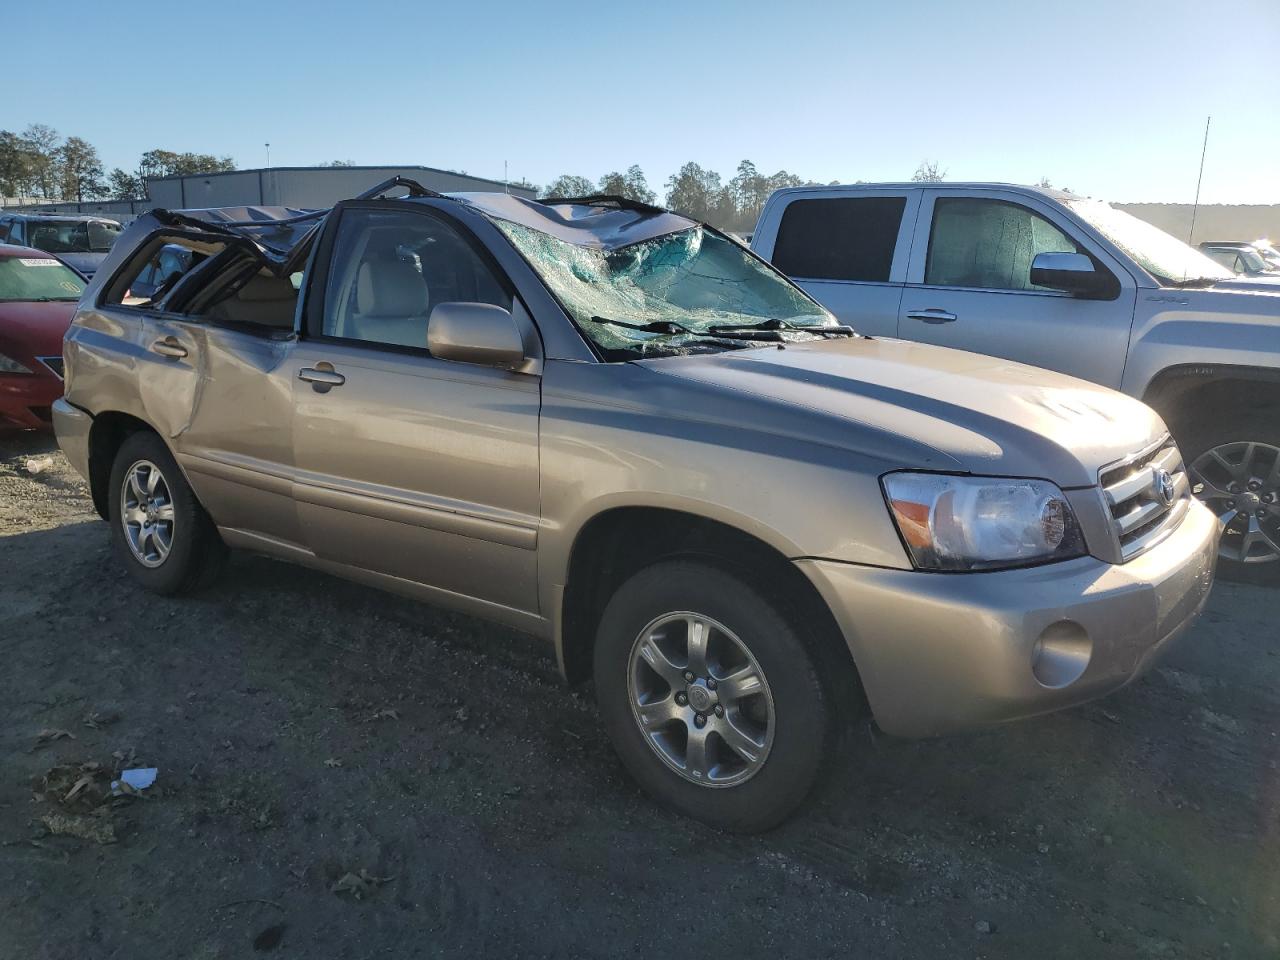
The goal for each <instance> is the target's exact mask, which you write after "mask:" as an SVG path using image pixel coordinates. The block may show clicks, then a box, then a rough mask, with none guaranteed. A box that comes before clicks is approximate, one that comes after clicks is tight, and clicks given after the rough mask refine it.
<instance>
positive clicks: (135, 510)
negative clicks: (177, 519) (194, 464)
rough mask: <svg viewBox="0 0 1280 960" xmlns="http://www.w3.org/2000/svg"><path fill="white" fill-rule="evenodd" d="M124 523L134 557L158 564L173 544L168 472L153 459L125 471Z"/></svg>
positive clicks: (150, 565)
mask: <svg viewBox="0 0 1280 960" xmlns="http://www.w3.org/2000/svg"><path fill="white" fill-rule="evenodd" d="M120 524H121V526H123V527H124V538H125V542H126V543H127V544H128V545H129V550H130V552H131V553H132V554H133V556H134V559H135V560H137V561H138V562H139V563H141V564H142V565H143V566H144V567H153V568H154V567H158V566H160V565H161V564H162V563H164V561H165V559H166V558H167V557H168V556H169V551H170V550H171V549H172V548H173V530H174V515H173V498H172V496H171V495H170V493H169V484H168V482H167V481H166V480H165V478H164V474H163V473H161V472H160V468H159V467H157V466H156V465H155V464H154V463H152V462H151V461H150V460H139V461H137V462H136V463H134V464H133V465H132V466H130V467H129V469H128V470H127V471H125V475H124V483H123V484H121V488H120Z"/></svg>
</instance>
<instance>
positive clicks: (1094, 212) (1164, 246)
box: [1066, 200, 1234, 283]
mask: <svg viewBox="0 0 1280 960" xmlns="http://www.w3.org/2000/svg"><path fill="white" fill-rule="evenodd" d="M1066 203H1067V206H1068V207H1070V208H1071V210H1072V211H1073V212H1075V213H1076V214H1078V215H1079V216H1080V217H1081V218H1082V219H1083V220H1084V221H1085V222H1086V223H1088V224H1090V225H1091V226H1092V227H1093V228H1094V229H1095V230H1097V231H1098V232H1099V233H1100V234H1102V235H1103V236H1104V237H1106V238H1107V239H1108V240H1110V241H1111V242H1112V243H1114V244H1115V245H1116V246H1117V247H1119V248H1120V249H1121V250H1123V251H1124V252H1125V253H1127V254H1128V255H1129V256H1131V257H1132V258H1133V259H1134V260H1135V261H1137V263H1138V266H1140V267H1142V269H1143V270H1146V271H1147V273H1149V274H1151V275H1152V276H1153V277H1155V278H1156V279H1157V280H1159V281H1161V282H1162V283H1185V282H1188V281H1197V280H1202V281H1204V280H1207V281H1214V280H1229V279H1231V277H1233V276H1234V274H1233V273H1232V272H1231V271H1230V270H1228V269H1226V268H1225V267H1222V266H1220V265H1218V264H1217V263H1214V262H1213V260H1211V259H1210V258H1209V257H1207V256H1205V255H1204V254H1203V253H1201V252H1200V251H1199V250H1197V249H1196V248H1195V247H1191V246H1188V245H1187V244H1185V243H1183V242H1182V241H1181V240H1179V239H1178V238H1177V237H1174V236H1170V235H1169V234H1167V233H1165V232H1164V231H1163V230H1161V229H1160V228H1159V227H1155V226H1152V225H1151V224H1149V223H1147V222H1146V221H1145V220H1139V219H1138V218H1137V217H1135V216H1132V215H1130V214H1128V213H1125V212H1124V211H1123V210H1117V209H1116V208H1115V207H1113V206H1111V204H1109V203H1103V202H1102V201H1101V200H1068V201H1066Z"/></svg>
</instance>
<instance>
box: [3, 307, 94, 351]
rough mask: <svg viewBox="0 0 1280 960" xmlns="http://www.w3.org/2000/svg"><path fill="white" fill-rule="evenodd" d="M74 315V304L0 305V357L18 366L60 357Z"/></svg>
mask: <svg viewBox="0 0 1280 960" xmlns="http://www.w3.org/2000/svg"><path fill="white" fill-rule="evenodd" d="M75 312H76V303H75V301H74V300H72V301H67V302H60V301H51V302H47V303H39V302H34V303H27V302H16V303H0V353H3V354H5V355H6V356H10V357H13V359H15V360H18V361H21V362H25V361H26V359H28V358H30V357H60V356H62V338H63V336H65V335H66V332H67V328H68V327H69V326H71V318H72V316H74V315H75Z"/></svg>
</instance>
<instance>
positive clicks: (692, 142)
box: [0, 0, 1280, 203]
mask: <svg viewBox="0 0 1280 960" xmlns="http://www.w3.org/2000/svg"><path fill="white" fill-rule="evenodd" d="M1211 9H1212V10H1213V11H1215V12H1214V13H1213V14H1212V15H1209V14H1208V13H1207V11H1209V10H1211ZM4 33H5V35H4V36H0V49H3V51H4V61H5V65H6V69H5V79H4V82H3V94H2V95H0V128H3V129H11V130H17V129H21V128H22V127H24V126H25V125H26V124H27V123H30V122H43V123H48V124H50V125H52V126H53V127H55V128H56V129H57V130H58V131H59V132H61V133H62V134H64V135H71V134H75V135H79V136H82V137H84V138H86V139H87V140H89V141H90V142H92V143H94V144H95V145H97V147H98V148H99V151H100V152H101V154H102V158H103V160H104V162H105V163H106V164H107V166H108V167H111V166H135V165H136V163H137V157H138V155H139V154H140V153H141V152H142V151H144V150H146V149H149V148H152V147H164V148H166V149H173V150H193V151H198V152H207V153H217V154H230V155H231V156H233V157H234V158H235V160H236V161H237V163H238V164H239V165H240V166H242V167H256V166H262V165H264V162H265V159H266V157H265V150H264V148H263V144H264V143H265V142H267V141H270V142H271V161H272V163H273V164H274V165H277V166H282V165H302V164H311V163H317V162H322V161H326V160H351V161H354V162H356V163H361V164H380V163H394V164H401V163H403V164H424V165H427V166H436V167H447V168H453V169H462V170H466V171H468V172H469V173H473V174H477V175H481V176H489V177H495V178H501V177H502V171H503V161H504V160H506V161H508V162H509V164H510V172H511V176H512V178H513V179H516V178H520V177H526V178H528V179H530V180H532V181H534V182H536V183H547V182H548V181H549V180H551V179H552V178H554V177H555V176H556V175H557V174H560V173H577V174H582V175H585V176H588V177H592V178H598V177H599V176H600V175H601V174H603V173H605V172H607V171H609V170H613V169H625V168H626V167H627V166H628V165H630V164H632V163H638V164H640V166H641V167H643V169H644V171H645V173H646V175H647V176H648V179H649V182H650V185H651V186H654V187H655V188H657V189H658V190H659V193H661V192H662V190H661V184H662V182H663V181H665V179H666V178H667V176H669V175H670V174H671V173H672V172H673V171H674V170H675V169H676V168H677V167H678V166H679V165H680V164H681V163H683V162H685V161H687V160H695V161H697V162H698V163H700V164H702V165H703V166H707V167H710V168H712V169H715V170H717V171H719V172H720V173H721V174H722V175H723V176H724V177H725V178H726V179H727V178H728V177H729V176H731V175H732V173H733V170H734V168H735V167H736V166H737V163H738V161H739V160H741V159H743V158H744V157H746V158H750V159H752V160H753V161H755V163H756V165H757V166H758V167H759V168H760V169H761V170H763V171H765V172H772V171H774V170H777V169H779V168H785V169H787V170H790V171H792V172H794V173H797V174H799V175H801V176H803V177H806V178H813V179H815V180H820V181H824V182H825V181H828V180H835V179H840V180H855V179H862V180H884V179H905V178H907V177H908V176H909V175H910V174H911V172H912V171H913V170H914V169H915V167H916V165H917V164H918V163H919V162H920V161H921V160H922V159H924V158H929V159H933V160H937V161H938V162H939V163H940V164H941V166H942V167H943V168H944V169H946V170H947V171H948V174H947V178H948V179H950V180H961V179H981V180H1011V181H1015V182H1033V181H1035V180H1038V179H1039V178H1040V177H1041V176H1047V177H1049V178H1050V179H1051V180H1052V181H1053V183H1054V184H1055V185H1066V186H1069V187H1071V188H1072V189H1074V190H1076V191H1077V192H1080V193H1085V194H1089V195H1092V196H1098V197H1104V198H1107V199H1112V200H1118V201H1143V200H1154V201H1161V200H1163V201H1190V200H1191V199H1192V197H1193V195H1194V192H1195V183H1196V169H1197V166H1198V164H1199V161H1200V144H1201V137H1202V136H1203V133H1204V122H1205V117H1206V115H1209V114H1212V116H1213V124H1212V131H1211V135H1210V141H1209V153H1208V160H1207V162H1206V165H1205V174H1204V187H1203V191H1202V196H1201V200H1202V202H1211V203H1212V202H1220V203H1263V202H1268V203H1274V202H1280V2H1277V0H1235V2H1233V3H1231V4H1211V3H1208V2H1199V3H1198V2H1191V0H1152V2H1148V0H1125V2H1117V0H1072V2H1070V3H1066V4H1061V3H1059V4H1044V3H1030V2H1025V0H1024V2H981V0H973V2H966V3H959V2H952V3H947V2H931V0H919V2H906V0H902V2H891V0H882V2H877V3H853V2H847V3H837V2H831V3H818V2H806V0H789V2H786V3H779V2H777V0H769V2H757V0H738V2H736V3H729V2H724V3H719V2H715V3H710V2H709V3H697V2H689V0H685V2H680V3H669V2H665V0H656V2H651V0H644V2H639V3H635V4H625V3H617V2H600V0H595V2H590V3H579V2H573V3H556V4H552V3H546V4H530V3H517V2H508V0H470V2H466V3H462V2H456V0H455V2H451V3H448V4H436V3H423V2H415V3H406V4H397V3H389V2H380V0H372V2H363V3H356V2H351V3H326V2H323V0H312V2H303V0H274V2H273V0H259V2H256V3H244V2H241V0H218V2H166V3H140V2H138V3H134V2H129V0H116V2H113V3H110V4H107V3H101V2H93V3H90V2H82V0H65V2H62V3H59V4H56V5H52V6H51V5H48V4H40V3H15V4H11V5H9V8H8V9H6V12H5V17H4ZM19 38H21V39H19ZM35 38H40V39H39V40H38V42H37V41H36V40H35Z"/></svg>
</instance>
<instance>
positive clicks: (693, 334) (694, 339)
mask: <svg viewBox="0 0 1280 960" xmlns="http://www.w3.org/2000/svg"><path fill="white" fill-rule="evenodd" d="M490 219H491V220H492V222H493V223H494V224H495V225H496V226H497V227H498V229H499V232H500V233H502V235H503V236H504V238H505V239H506V240H507V242H508V243H510V244H511V246H512V248H513V249H514V250H515V252H516V253H517V254H518V255H519V256H520V257H521V258H522V259H523V260H524V261H525V263H527V264H528V265H529V268H530V269H531V270H532V271H533V272H534V273H535V274H536V275H537V277H538V279H539V280H540V281H541V282H542V284H543V286H544V287H545V288H546V289H547V291H548V293H550V294H551V296H552V297H553V298H554V299H555V300H556V302H557V303H558V304H559V305H560V307H561V309H562V310H563V311H564V313H565V315H566V316H567V317H568V318H569V320H570V322H571V323H573V325H574V326H575V327H576V328H577V330H578V332H579V333H580V334H581V336H582V338H583V340H584V341H585V342H586V343H587V344H588V346H589V347H590V348H591V350H592V352H593V353H594V354H595V355H596V356H597V358H599V359H601V360H602V361H604V362H620V361H626V360H639V359H646V358H654V357H661V356H672V355H678V354H684V353H708V352H721V351H724V350H733V349H742V348H745V347H760V346H766V345H768V346H773V345H774V344H773V343H764V342H761V340H752V339H741V338H736V337H732V336H717V335H716V334H715V333H712V332H711V331H710V329H709V328H711V327H717V328H720V327H732V326H749V325H753V324H757V323H769V322H776V321H782V324H780V325H778V326H781V328H782V329H780V330H773V329H770V328H765V329H769V330H770V332H769V334H768V336H769V337H771V338H772V339H775V340H776V341H777V342H786V341H808V340H822V339H825V335H824V334H822V333H816V332H807V331H804V330H791V329H788V328H787V327H788V325H793V326H797V327H798V326H806V327H807V326H821V327H831V328H832V333H837V332H842V333H843V334H845V335H847V334H848V333H849V330H848V328H847V327H843V326H841V325H840V323H839V321H837V320H836V318H835V316H834V315H833V314H832V313H831V312H830V311H829V310H827V309H826V308H825V307H824V306H822V305H821V304H820V303H818V302H817V301H816V300H815V299H814V298H813V297H811V296H810V295H809V294H808V293H807V292H806V291H805V290H804V289H803V288H801V287H800V286H799V285H797V284H796V283H795V282H794V281H793V280H791V278H789V277H787V276H786V275H785V274H783V273H782V272H780V271H779V270H778V269H777V268H776V267H774V266H773V265H772V264H770V263H769V262H768V261H766V260H764V259H762V258H761V257H759V256H758V255H757V254H756V253H755V252H754V251H752V250H751V249H749V248H747V247H745V246H743V245H742V244H741V243H739V242H737V241H735V240H734V239H733V238H731V237H728V236H726V235H725V234H724V233H722V232H721V231H719V230H716V229H715V228H714V227H711V226H708V225H706V224H701V223H694V224H692V225H691V226H689V227H687V228H685V229H682V230H675V231H672V232H670V233H664V234H661V235H659V236H656V237H650V238H648V239H645V240H642V241H638V242H636V243H631V244H624V245H621V246H615V247H607V248H604V247H601V248H597V247H594V246H588V245H586V244H578V243H573V242H571V241H568V240H563V239H560V238H559V237H556V236H553V235H552V234H550V233H548V232H546V231H542V230H538V229H536V228H534V227H530V226H527V225H525V224H522V223H517V222H515V221H512V220H505V219H503V218H500V217H491V218H490ZM540 250H543V251H547V252H548V253H547V254H542V253H540ZM681 250H685V251H689V250H692V253H691V254H689V255H688V256H687V257H686V262H689V260H691V259H692V257H698V256H702V255H703V253H704V251H708V250H710V251H713V252H714V253H715V254H716V255H717V257H718V258H720V259H722V260H723V259H724V258H725V257H726V255H728V257H729V261H728V263H727V264H725V263H721V264H719V265H720V266H732V267H737V268H740V269H742V275H741V277H739V278H732V279H733V282H739V281H740V282H742V283H744V284H750V285H751V286H752V287H754V286H755V285H757V284H763V285H764V286H766V287H771V288H772V289H771V290H768V291H767V292H769V293H771V294H774V295H777V296H778V299H777V301H776V302H774V303H771V304H767V303H764V302H760V303H749V302H745V301H747V300H749V299H750V298H749V297H744V303H743V306H744V307H745V306H750V307H752V309H751V310H735V309H727V308H724V307H721V306H719V305H716V306H714V307H712V306H690V305H684V306H681V305H679V304H678V303H674V302H672V300H671V299H669V296H668V294H669V292H670V290H671V289H674V288H676V287H677V286H679V285H681V284H682V283H683V285H684V289H681V290H680V291H679V292H680V293H681V294H683V295H688V294H690V293H696V292H703V293H705V292H706V291H700V290H699V289H698V287H699V286H700V285H698V284H697V280H700V279H706V280H711V281H712V282H713V283H721V282H724V281H725V279H728V278H724V277H716V276H711V275H710V274H695V275H692V276H693V277H694V281H695V282H694V284H688V280H689V279H690V275H689V274H687V273H684V272H683V271H682V269H681V268H678V267H676V268H672V267H669V266H665V265H663V264H662V263H661V262H660V258H661V257H663V256H666V255H668V251H670V252H671V253H673V254H675V255H679V251H681ZM550 251H554V254H551V253H550ZM628 256H630V257H631V258H632V262H633V263H636V269H633V270H632V271H630V277H628V276H627V271H625V270H619V271H618V272H617V273H616V274H615V276H616V278H617V280H623V279H629V280H630V283H629V284H628V286H627V287H625V288H624V287H616V288H603V289H606V290H608V291H609V293H606V294H605V295H603V296H591V295H587V294H586V293H585V292H584V291H585V290H590V289H592V288H594V289H595V290H596V291H599V290H600V289H602V288H600V287H595V282H596V281H595V280H590V279H588V276H590V274H591V273H592V272H599V271H602V270H605V269H610V267H609V265H608V263H607V261H608V260H609V259H610V258H613V259H615V260H616V259H617V258H622V257H628ZM735 257H736V258H740V259H739V260H736V262H735V260H734V258H735ZM650 260H658V261H659V262H658V265H657V267H655V268H654V269H653V270H651V271H649V272H648V273H646V274H644V279H648V280H652V279H653V278H654V277H655V276H656V275H657V274H658V272H659V271H661V270H664V269H666V270H669V271H675V272H672V273H669V274H668V277H669V279H670V281H671V282H670V284H669V287H668V291H666V292H663V293H658V292H656V291H651V290H648V289H646V287H645V286H643V285H641V284H638V283H636V282H635V280H636V279H637V278H638V276H639V274H638V270H639V268H640V267H641V266H643V265H645V264H646V263H647V262H648V261H650ZM553 265H554V266H553ZM560 266H563V268H564V269H561V270H557V269H555V268H556V267H560ZM584 274H585V275H584ZM743 289H748V290H750V289H751V288H750V287H744V288H743ZM752 292H754V293H759V292H760V291H759V290H754V291H752ZM628 300H630V301H631V302H630V303H629V302H628ZM778 307H781V308H783V309H775V308H778ZM637 308H639V309H637ZM607 321H614V323H609V322H607ZM650 323H652V324H657V325H663V324H667V325H671V326H672V327H673V329H674V328H675V327H683V328H686V329H685V331H684V332H680V331H676V332H672V331H671V330H667V331H658V330H636V329H631V328H630V325H644V324H650Z"/></svg>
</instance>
